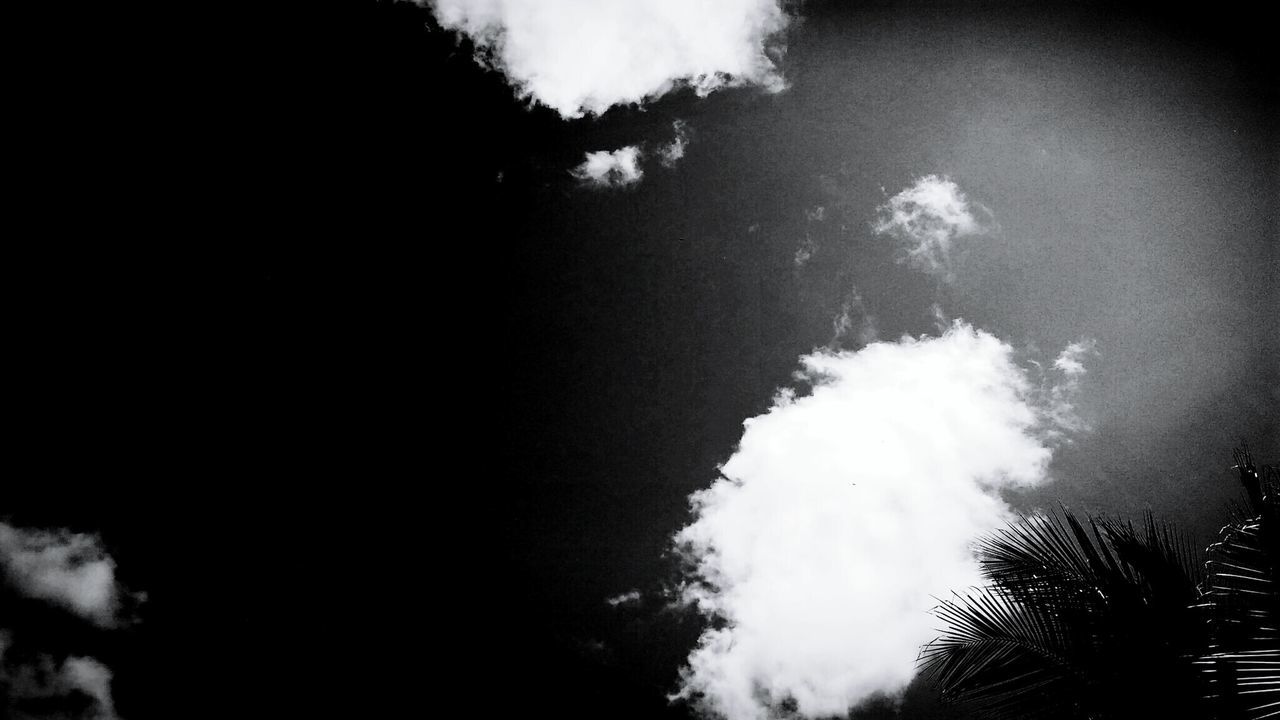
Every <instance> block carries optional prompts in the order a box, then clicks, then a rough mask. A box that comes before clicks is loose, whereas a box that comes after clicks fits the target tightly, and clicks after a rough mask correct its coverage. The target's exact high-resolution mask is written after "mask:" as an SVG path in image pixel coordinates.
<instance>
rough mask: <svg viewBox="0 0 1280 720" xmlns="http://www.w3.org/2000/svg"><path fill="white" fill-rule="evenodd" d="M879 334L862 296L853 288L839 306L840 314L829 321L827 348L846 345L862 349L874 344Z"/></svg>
mask: <svg viewBox="0 0 1280 720" xmlns="http://www.w3.org/2000/svg"><path fill="white" fill-rule="evenodd" d="M879 334H880V333H879V330H878V329H877V327H876V318H875V316H874V315H872V314H871V312H870V311H869V310H867V306H866V303H864V302H863V300H862V295H861V294H860V293H859V292H858V290H857V288H854V289H853V290H851V291H850V292H849V296H848V297H846V298H845V301H844V303H843V304H842V305H841V306H840V313H839V314H838V315H836V317H835V319H833V320H832V321H831V340H830V341H829V342H828V343H827V347H828V348H831V349H833V350H838V349H840V348H842V347H845V346H846V345H853V346H854V347H862V346H863V345H867V344H869V343H872V342H875V340H876V338H877V337H878V336H879Z"/></svg>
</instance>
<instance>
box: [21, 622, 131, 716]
mask: <svg viewBox="0 0 1280 720" xmlns="http://www.w3.org/2000/svg"><path fill="white" fill-rule="evenodd" d="M11 644H12V643H11V640H10V637H9V635H8V633H6V632H4V631H0V685H2V686H4V687H5V688H6V689H7V693H6V697H5V698H4V699H3V704H0V709H3V710H5V712H6V715H5V716H6V717H13V718H29V719H31V720H34V718H36V717H49V715H48V714H47V710H48V707H47V704H46V703H47V702H48V701H49V700H55V701H58V700H61V701H65V702H66V706H65V707H66V710H67V714H65V715H63V714H60V715H59V717H62V716H66V717H74V718H77V720H119V716H118V715H117V714H116V709H115V703H114V702H113V701H112V698H111V670H109V669H108V668H107V666H105V665H103V664H102V663H100V662H98V661H97V660H95V659H94V658H90V657H77V656H72V657H68V658H66V659H65V660H62V661H57V660H55V659H54V658H53V657H52V656H50V655H46V654H41V655H38V656H37V657H35V658H34V659H33V660H32V661H31V662H26V663H12V662H6V661H5V654H6V650H8V648H9V646H10V645H11ZM77 696H81V697H83V698H85V699H86V700H87V703H86V702H81V701H79V700H77V699H76V698H77ZM30 707H40V708H41V711H40V712H39V713H38V715H37V714H35V713H32V712H28V708H30Z"/></svg>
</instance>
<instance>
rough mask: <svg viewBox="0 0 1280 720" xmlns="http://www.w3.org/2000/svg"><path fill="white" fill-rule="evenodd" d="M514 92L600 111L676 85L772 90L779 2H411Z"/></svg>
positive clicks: (781, 21) (565, 108) (569, 110)
mask: <svg viewBox="0 0 1280 720" xmlns="http://www.w3.org/2000/svg"><path fill="white" fill-rule="evenodd" d="M416 2H418V3H419V4H422V5H426V6H428V7H429V8H430V9H431V11H432V12H433V13H434V15H435V17H436V19H437V20H438V21H439V23H440V25H441V26H442V27H444V28H446V29H448V30H454V31H456V32H458V33H462V34H465V35H467V36H469V37H470V38H471V40H472V41H473V42H474V43H475V45H476V48H477V52H478V53H479V54H480V58H479V59H480V61H481V62H483V63H485V64H487V65H489V66H491V67H494V68H495V69H497V70H500V71H501V72H503V73H504V74H505V75H506V77H507V80H508V81H509V82H510V83H511V84H512V85H513V86H514V87H515V89H516V91H517V92H518V93H519V94H520V96H521V97H524V98H528V99H531V100H533V101H535V102H537V103H539V104H541V105H545V106H546V107H549V108H551V109H553V110H555V111H556V112H558V113H559V114H560V115H561V117H564V118H566V119H568V118H578V117H582V116H583V115H584V114H587V113H591V114H595V115H600V114H602V113H604V112H605V111H606V110H608V109H609V108H611V107H613V106H615V105H627V104H630V103H642V102H644V101H646V100H652V99H656V98H658V97H661V96H662V95H665V94H666V93H668V92H670V91H672V90H675V89H677V88H680V87H690V88H693V90H694V91H695V92H697V93H698V94H699V95H707V94H709V93H711V92H713V91H715V90H719V89H721V88H727V87H740V86H748V85H753V86H758V87H761V88H764V89H765V90H767V91H773V92H776V91H779V90H781V89H783V88H784V87H785V82H784V81H783V79H782V76H781V75H780V74H779V72H778V69H777V66H776V65H775V61H776V59H777V58H778V57H780V55H781V53H782V52H783V51H784V48H783V46H782V44H781V43H780V41H779V38H780V36H781V34H782V32H783V31H784V30H785V29H786V28H787V26H788V24H789V22H790V17H789V16H788V15H787V13H786V11H785V10H784V8H783V0H703V1H701V2H685V1H684V0H593V1H590V2H584V1H583V0H416Z"/></svg>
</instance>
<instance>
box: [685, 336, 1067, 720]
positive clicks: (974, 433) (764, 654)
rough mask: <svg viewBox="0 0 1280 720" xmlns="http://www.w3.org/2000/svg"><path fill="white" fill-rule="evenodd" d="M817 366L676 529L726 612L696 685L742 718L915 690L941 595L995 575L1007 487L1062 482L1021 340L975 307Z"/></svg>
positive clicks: (694, 576)
mask: <svg viewBox="0 0 1280 720" xmlns="http://www.w3.org/2000/svg"><path fill="white" fill-rule="evenodd" d="M1067 357H1074V355H1068V356H1067ZM802 367H803V370H802V371H801V372H800V373H798V379H801V380H804V381H807V382H809V383H811V384H812V385H813V389H812V392H811V393H810V394H808V395H806V396H803V397H797V393H796V392H794V391H787V390H784V391H782V392H780V393H779V394H778V396H777V397H776V398H775V401H774V406H773V407H772V408H771V409H770V410H769V411H768V412H767V413H765V414H763V415H760V416H758V417H755V418H751V419H749V420H747V421H746V422H745V423H744V425H745V431H744V433H743V435H742V439H741V441H740V443H739V446H738V448H737V450H736V452H735V453H734V454H733V456H732V457H731V458H730V459H729V460H728V461H727V462H726V463H725V464H724V465H723V466H722V468H721V473H722V476H721V478H720V479H719V480H717V481H715V482H714V483H713V484H712V485H711V486H710V487H709V488H707V489H706V490H703V491H700V492H698V493H696V494H694V495H693V496H692V498H691V504H692V507H693V511H694V520H693V522H692V523H691V524H690V525H688V526H687V527H685V528H684V529H683V530H681V531H680V532H679V533H678V534H677V536H676V538H675V539H676V542H677V545H678V546H679V547H680V548H681V550H682V552H683V553H684V556H685V558H686V560H687V562H688V569H687V575H686V582H687V584H686V586H685V590H684V599H685V600H686V601H687V602H689V603H691V604H693V605H695V606H696V607H697V608H699V609H700V610H701V611H702V612H703V613H704V614H705V615H706V616H708V617H709V618H710V619H712V620H713V622H712V623H711V626H710V627H709V628H708V629H706V630H705V631H704V632H703V634H702V636H701V638H700V640H699V643H698V645H697V647H696V648H695V649H694V650H693V651H692V652H691V653H690V655H689V657H688V660H687V665H686V666H685V668H684V670H683V673H682V689H681V692H680V693H679V696H680V697H684V698H687V699H690V700H692V701H694V702H695V703H696V704H697V705H698V706H699V707H700V708H701V709H702V710H704V711H706V712H709V713H710V714H713V715H717V716H722V717H726V718H729V719H730V720H762V719H763V718H767V717H770V716H771V715H772V714H775V713H776V711H778V710H779V708H789V709H791V710H793V711H794V712H795V713H798V714H799V715H800V716H804V717H811V718H814V717H824V716H832V715H844V714H845V713H846V712H847V711H848V710H849V708H851V707H854V706H856V705H858V704H859V703H861V702H863V701H865V700H868V699H870V698H872V697H875V696H877V695H880V694H885V693H887V694H894V693H897V692H900V691H901V690H902V689H903V688H904V687H905V686H906V685H907V684H908V683H909V682H910V681H911V679H912V677H913V675H914V673H915V666H916V658H917V655H918V652H919V650H920V647H921V646H922V645H923V644H925V643H926V642H928V641H929V640H930V639H932V637H933V636H934V631H933V621H932V619H931V617H930V615H929V612H928V611H929V609H930V607H932V606H933V605H934V600H933V598H934V597H940V596H944V595H945V594H946V593H948V592H949V591H950V590H952V589H954V588H964V587H968V586H972V585H975V584H977V583H978V582H979V581H980V579H981V578H980V575H979V572H978V567H977V565H976V562H975V560H974V558H973V556H972V554H971V550H970V543H971V542H972V540H973V539H974V538H975V537H977V536H979V535H980V534H982V533H984V532H988V531H990V530H993V529H995V528H997V527H1000V526H1001V525H1002V523H1004V522H1006V521H1007V520H1009V519H1010V517H1011V509H1010V508H1009V507H1008V506H1007V505H1006V503H1005V502H1004V501H1003V500H1002V498H1001V495H1000V493H1001V491H1002V490H1005V489H1007V488H1014V487H1019V486H1032V485H1036V484H1039V483H1042V482H1045V480H1046V468H1047V465H1048V462H1049V460H1050V458H1051V455H1052V446H1051V444H1050V442H1049V441H1048V440H1047V439H1046V434H1045V432H1044V428H1043V422H1044V419H1045V414H1044V412H1043V408H1041V407H1039V405H1038V403H1039V401H1040V400H1039V394H1038V393H1037V391H1036V390H1037V388H1036V386H1035V383H1033V382H1032V381H1031V379H1030V377H1029V375H1028V373H1027V372H1026V371H1025V370H1024V369H1023V368H1022V367H1020V366H1019V365H1018V364H1017V363H1016V362H1015V361H1014V352H1013V349H1012V348H1011V347H1010V346H1009V345H1007V344H1006V343H1004V342H1002V341H1000V340H999V339H997V338H996V337H994V336H993V335H991V334H989V333H986V332H983V331H981V330H977V329H975V328H973V327H971V326H969V325H967V324H965V323H963V322H961V321H956V322H955V323H953V324H952V325H951V326H950V327H948V328H947V329H946V331H945V332H944V333H942V334H941V335H940V336H938V337H921V338H918V339H917V338H910V337H904V338H903V339H901V340H899V341H897V342H877V343H873V344H870V345H867V346H866V347H863V348H861V349H860V350H857V351H856V352H848V351H834V350H820V351H816V352H815V353H813V354H811V355H808V356H806V357H804V358H802Z"/></svg>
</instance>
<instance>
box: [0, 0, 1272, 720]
mask: <svg viewBox="0 0 1280 720" xmlns="http://www.w3.org/2000/svg"><path fill="white" fill-rule="evenodd" d="M1258 12H1260V11H1253V10H1249V9H1246V6H1245V5H1244V4H1240V5H1238V6H1234V5H1230V6H1222V7H1221V8H1220V9H1215V11H1214V12H1213V13H1208V12H1207V11H1203V10H1201V11H1191V10H1170V9H1168V8H1161V9H1152V8H1146V7H1144V6H1140V5H1125V4H1120V5H1117V4H1114V3H1087V2H1083V3H1036V4H1031V3H1012V2H942V3H923V2H889V1H885V2H865V3H860V2H846V3H837V2H818V1H817V0H811V1H809V2H803V3H794V2H786V3H782V2H777V1H775V0H709V1H708V2H704V3H690V2H676V1H674V0H671V1H664V0H644V1H643V2H642V1H638V0H631V1H623V0H616V1H609V2H603V1H600V2H575V1H573V0H554V1H552V0H541V1H539V2H533V1H532V0H470V1H464V0H433V1H430V2H421V3H414V2H408V1H399V2H390V1H387V0H382V1H362V2H354V1H353V2H349V3H344V4H340V5H338V6H336V7H324V8H320V7H309V6H308V4H297V6H296V7H291V8H287V9H284V10H281V11H280V12H279V14H278V15H277V14H275V13H271V14H268V13H267V12H266V11H265V10H264V11H262V13H261V14H260V15H258V16H255V17H254V18H249V19H246V20H245V21H244V22H242V23H240V24H239V27H240V28H241V29H244V30H249V32H246V33H234V34H230V35H226V36H223V37H225V38H226V39H224V40H219V41H218V42H214V43H211V44H210V45H208V46H204V45H201V46H198V47H197V49H196V50H195V52H194V53H193V54H197V55H200V56H201V57H200V58H199V62H198V63H192V64H190V65H187V64H185V63H181V62H177V61H176V60H175V61H174V62H170V63H165V62H162V61H160V60H159V59H158V58H160V57H165V56H166V54H165V53H166V52H169V51H172V50H173V49H174V46H180V45H182V43H181V42H180V39H181V37H182V34H181V32H171V33H169V34H165V35H163V37H164V38H165V39H164V40H163V41H161V42H160V45H162V46H163V50H164V52H157V53H156V54H152V55H148V54H147V53H145V52H142V51H141V50H138V51H136V52H131V53H117V52H107V53H95V52H92V51H90V50H88V49H87V48H89V47H90V46H88V45H85V46H82V47H81V49H80V50H79V52H78V53H69V54H64V55H62V56H61V59H60V61H59V62H58V63H55V64H52V65H50V69H49V70H48V72H49V73H50V75H51V80H49V81H47V82H45V81H34V80H33V81H29V82H27V83H25V84H23V85H21V86H20V87H19V88H18V90H17V91H16V92H17V93H18V97H19V98H20V99H21V100H23V102H22V103H21V107H22V108H23V111H22V113H21V114H20V117H19V120H20V122H21V124H22V128H23V129H22V132H21V133H19V134H18V135H16V136H15V137H20V138H23V139H24V142H23V143H22V144H21V146H20V147H16V148H15V150H14V163H15V167H16V168H18V169H19V170H21V172H22V173H23V174H24V175H23V176H24V177H26V178H28V181H27V182H26V183H24V185H23V188H22V189H21V190H20V191H19V196H18V197H19V199H21V200H22V201H23V202H22V203H19V204H20V205H22V206H24V207H25V208H26V209H25V212H27V213H29V214H30V215H31V217H32V218H33V219H36V220H38V221H39V222H38V223H36V224H35V225H33V227H40V228H44V230H42V231H40V234H39V236H38V237H37V239H40V240H41V242H40V243H35V244H36V245H37V246H38V247H39V248H40V250H39V252H38V255H39V257H38V258H33V260H32V262H31V263H29V264H27V265H25V266H24V267H26V268H27V271H25V272H22V273H19V276H18V277H17V278H15V279H14V281H13V283H12V285H11V288H12V298H13V302H12V303H11V306H10V313H9V319H10V322H9V323H8V326H9V330H10V343H9V351H10V355H11V356H12V357H13V359H14V361H15V362H14V365H15V367H16V369H15V370H14V371H12V374H11V376H10V383H9V388H8V390H9V392H8V396H9V397H10V407H11V408H12V416H13V418H14V419H15V421H16V422H15V423H14V424H15V425H16V427H17V429H16V430H15V431H14V434H13V435H12V436H11V438H10V439H11V444H12V448H11V460H12V463H13V464H12V467H13V469H14V471H15V472H14V473H13V476H14V477H13V479H12V480H11V481H10V482H9V483H6V490H5V493H4V494H3V495H0V570H2V571H3V584H2V592H0V688H3V690H4V694H5V696H6V699H5V702H7V703H8V705H7V706H6V711H7V712H9V713H10V714H13V715H14V716H16V717H80V718H99V719H102V720H108V719H111V718H126V719H131V720H137V719H138V718H150V717H166V718H167V717H174V716H175V715H176V716H180V717H203V716H205V715H208V716H209V717H226V716H228V715H232V716H250V717H257V716H263V717H268V716H270V717H274V716H279V715H299V714H305V713H311V712H317V713H318V712H325V713H326V714H333V713H339V714H341V713H343V712H346V713H349V714H352V715H355V716H360V717H368V716H377V715H379V714H383V713H390V712H399V711H401V710H402V709H403V708H405V707H414V708H416V709H415V712H419V711H430V712H437V711H442V710H443V709H445V708H448V709H450V710H454V711H460V712H468V713H470V714H473V715H474V714H483V715H486V716H489V715H494V716H500V715H503V714H509V713H521V714H530V713H532V714H543V713H550V714H552V715H553V716H557V717H570V718H575V717H584V718H585V717H598V716H601V715H608V716H614V717H618V716H621V717H645V718H662V717H666V718H686V719H688V718H727V719H728V720H757V719H763V718H772V717H779V716H784V715H785V716H797V717H804V718H819V717H833V716H839V717H842V716H849V717H854V718H884V717H902V718H908V719H918V720H929V719H934V718H962V717H963V715H962V714H961V713H960V712H959V711H958V710H956V709H954V708H950V707H948V706H946V705H945V704H943V703H942V702H941V701H940V699H939V698H938V697H937V695H936V692H935V691H934V690H933V689H931V688H929V687H928V686H927V685H925V684H924V683H922V682H920V681H918V680H917V679H916V678H915V660H916V657H917V654H918V652H919V648H920V646H921V645H922V644H924V643H926V642H928V641H929V640H930V639H931V638H932V637H934V636H935V635H936V633H937V620H936V618H934V617H933V616H931V615H930V608H932V607H933V606H934V605H935V604H936V602H937V600H936V598H938V597H944V596H946V595H948V594H949V593H950V592H952V591H963V590H964V589H966V588H968V587H970V586H973V585H976V584H978V583H979V582H980V581H981V578H980V575H979V573H978V569H977V565H976V561H975V560H974V558H973V555H972V551H971V548H972V543H973V541H974V540H975V539H977V538H978V537H980V536H981V535H982V534H983V533H986V532H990V531H992V530H995V529H997V528H999V527H1001V526H1003V525H1004V524H1005V523H1007V522H1010V521H1012V520H1014V519H1015V518H1016V517H1017V516H1018V514H1019V513H1030V512H1035V511H1037V510H1042V509H1050V508H1053V507H1055V506H1056V505H1058V504H1059V503H1061V504H1065V505H1067V506H1069V507H1071V508H1073V509H1077V510H1082V511H1089V512H1099V513H1111V514H1121V515H1128V516H1133V515H1136V514H1139V513H1141V512H1143V511H1145V510H1151V511H1152V512H1154V513H1155V514H1156V515H1158V516H1160V517H1162V518H1165V519H1168V520H1170V521H1172V522H1175V523H1177V524H1178V525H1179V526H1180V527H1182V528H1184V529H1185V530H1186V531H1187V532H1188V533H1190V534H1191V535H1193V536H1194V537H1195V538H1196V539H1197V540H1198V541H1199V542H1200V543H1201V544H1204V543H1206V542H1208V540H1209V539H1210V538H1212V536H1213V534H1214V533H1215V532H1216V531H1217V529H1218V528H1219V527H1221V525H1222V524H1224V523H1225V522H1226V520H1227V519H1228V517H1229V504H1230V502H1231V501H1232V500H1233V499H1235V498H1236V497H1237V496H1238V488H1237V486H1236V481H1235V480H1234V478H1233V476H1232V474H1231V472H1230V471H1229V470H1228V466H1229V465H1230V464H1231V454H1230V453H1231V449H1232V447H1234V446H1235V445H1237V444H1239V443H1240V442H1241V441H1242V440H1247V441H1248V443H1249V444H1250V446H1251V447H1252V448H1253V450H1254V454H1255V456H1256V457H1258V458H1259V459H1261V460H1263V461H1265V462H1272V463H1276V462H1280V425H1278V423H1277V421H1278V413H1277V408H1278V407H1280V321H1278V320H1277V318H1280V312H1278V311H1280V302H1278V300H1277V295H1276V292H1277V291H1276V288H1277V286H1280V283H1278V282H1277V272H1278V271H1280V258H1278V257H1277V252H1278V248H1280V225H1278V224H1277V223H1280V220H1278V219H1277V218H1280V191H1278V190H1277V187H1278V184H1280V134H1278V132H1277V129H1276V128H1277V126H1276V124H1275V121H1274V118H1275V117H1276V111H1277V110H1278V109H1280V87H1278V86H1277V82H1276V78H1277V77H1280V75H1277V72H1276V71H1277V66H1276V61H1275V59H1274V57H1273V56H1272V54H1268V53H1267V51H1266V47H1268V45H1267V38H1266V37H1265V31H1264V29H1263V28H1264V27H1265V24H1264V23H1263V22H1262V20H1261V18H1260V16H1259V15H1258V14H1257V13H1258ZM131 17H132V16H131ZM183 27H186V26H183ZM103 35H104V37H106V38H107V39H105V40H101V42H106V43H108V44H109V43H111V42H113V41H112V40H110V36H109V35H107V34H103ZM242 36H243V37H242ZM231 38H235V41H234V42H233V41H232V40H231ZM92 47H94V48H96V47H97V46H92ZM133 47H138V48H142V47H150V46H148V45H136V46H133ZM173 57H181V54H180V53H176V52H175V54H174V55H173ZM95 58H97V59H98V61H97V62H91V60H93V59H95ZM196 67H199V68H200V72H198V73H197V72H196V71H195V70H194V69H193V68H196ZM175 88H176V89H175ZM79 118H94V122H92V123H81V122H79V121H78V119H79ZM117 236H118V237H122V238H138V239H146V240H147V241H148V246H147V247H145V248H143V247H138V248H134V247H133V246H132V245H131V243H129V242H127V241H124V240H116V239H114V238H116V237H117ZM68 237H70V238H80V239H89V240H91V241H92V242H90V243H88V249H85V250H81V249H79V247H78V246H73V245H72V244H71V243H70V242H69V241H67V240H65V238H68ZM152 243H154V248H155V249H153V247H152ZM24 714H25V715H24Z"/></svg>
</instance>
